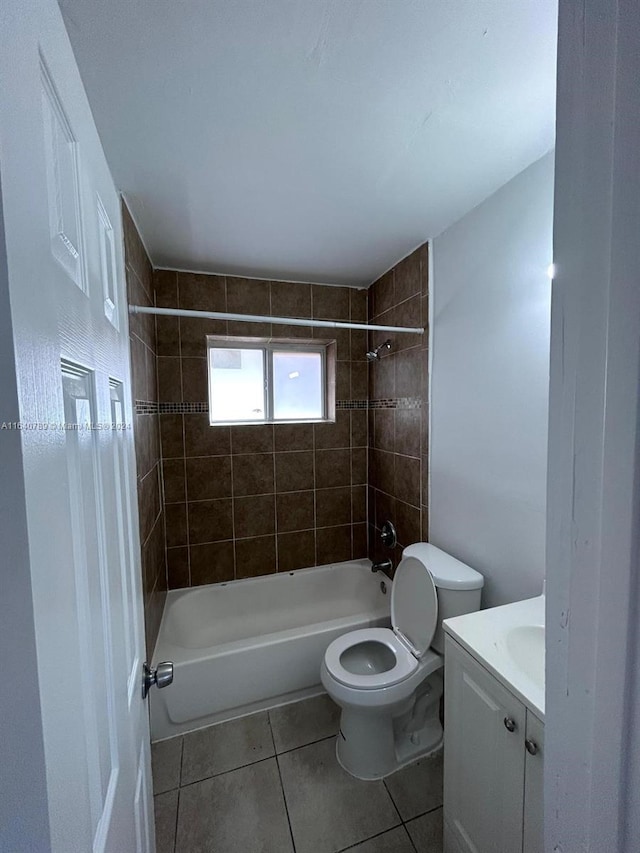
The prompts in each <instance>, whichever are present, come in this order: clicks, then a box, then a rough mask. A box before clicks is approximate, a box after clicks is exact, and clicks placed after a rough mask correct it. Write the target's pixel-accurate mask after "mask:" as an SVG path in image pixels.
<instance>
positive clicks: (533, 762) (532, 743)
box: [523, 711, 544, 853]
mask: <svg viewBox="0 0 640 853" xmlns="http://www.w3.org/2000/svg"><path fill="white" fill-rule="evenodd" d="M525 747H526V753H525V756H526V758H525V767H524V836H523V849H524V853H544V838H543V836H544V819H543V795H542V782H543V771H542V761H543V747H544V724H543V723H541V722H540V720H539V719H538V718H537V717H536V716H534V715H533V714H532V713H531V712H530V711H527V739H526V741H525Z"/></svg>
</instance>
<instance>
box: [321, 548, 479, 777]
mask: <svg viewBox="0 0 640 853" xmlns="http://www.w3.org/2000/svg"><path fill="white" fill-rule="evenodd" d="M483 584H484V578H483V577H482V575H481V574H479V573H478V572H476V571H475V570H474V569H472V568H471V567H470V566H467V565H465V563H461V562H460V561H459V560H456V559H455V558H454V557H452V556H450V555H449V554H445V552H444V551H441V550H440V549H439V548H436V547H435V546H433V545H429V544H428V543H426V542H418V543H416V544H415V545H410V546H409V547H408V548H405V549H404V552H403V555H402V560H401V561H400V564H399V566H398V568H397V569H396V573H395V577H394V580H393V584H392V587H391V624H392V628H363V629H361V630H359V631H351V632H350V633H348V634H343V635H342V636H341V637H338V639H337V640H334V641H333V642H332V643H331V644H330V645H329V647H328V648H327V651H326V653H325V656H324V661H323V663H322V667H321V678H322V684H323V685H324V688H325V690H326V691H327V693H328V694H329V696H331V698H332V699H333V700H334V702H336V703H337V704H338V705H340V707H341V708H342V715H341V717H340V732H339V734H338V738H337V743H336V755H337V758H338V761H339V763H340V765H341V766H342V767H343V768H344V769H345V770H346V771H347V772H348V773H351V775H352V776H355V777H356V778H358V779H381V778H382V777H383V776H388V775H389V773H393V771H394V770H398V769H399V768H400V767H403V766H404V765H405V764H409V763H410V762H411V761H415V760H416V759H417V758H420V757H421V756H423V755H428V754H429V753H431V752H434V751H435V750H436V749H438V747H439V746H440V745H441V743H442V724H441V722H440V699H441V697H442V689H443V672H442V669H443V666H444V658H443V656H442V655H443V653H444V633H443V630H442V620H443V619H448V618H449V617H451V616H460V615H462V614H463V613H471V612H472V611H474V610H479V609H480V594H481V590H482V586H483Z"/></svg>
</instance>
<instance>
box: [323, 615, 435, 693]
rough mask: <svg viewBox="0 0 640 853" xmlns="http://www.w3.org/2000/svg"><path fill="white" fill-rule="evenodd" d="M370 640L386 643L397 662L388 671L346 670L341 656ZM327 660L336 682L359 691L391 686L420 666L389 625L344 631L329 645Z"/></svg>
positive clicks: (328, 668)
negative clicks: (362, 671) (362, 673)
mask: <svg viewBox="0 0 640 853" xmlns="http://www.w3.org/2000/svg"><path fill="white" fill-rule="evenodd" d="M367 642H371V643H381V644H382V645H384V646H386V647H387V648H388V649H389V650H390V651H391V652H392V653H393V655H394V656H395V660H396V662H395V665H394V666H393V667H391V669H388V670H387V671H386V672H376V673H372V674H371V675H357V674H356V673H353V672H349V670H347V669H345V668H344V666H343V665H342V663H341V661H340V658H341V657H342V655H343V654H344V653H345V652H346V651H348V650H349V649H351V648H353V647H354V646H357V645H359V644H361V643H367ZM324 662H325V666H326V667H327V670H328V671H329V673H330V674H331V676H332V677H333V678H335V680H336V681H338V682H340V683H341V684H344V685H345V686H347V687H355V688H359V689H360V690H379V689H381V688H383V687H391V686H392V685H393V684H398V682H400V681H404V679H405V678H407V677H408V676H409V675H411V673H412V672H415V670H416V669H417V668H418V660H417V659H416V658H415V657H414V656H413V655H412V654H411V652H410V651H409V649H408V648H407V647H406V646H404V645H403V643H402V642H401V641H400V639H399V638H398V637H397V636H396V635H395V634H394V633H393V631H392V630H391V629H390V628H361V629H359V630H357V631H350V632H349V633H348V634H343V635H342V636H341V637H338V638H337V639H336V640H334V641H333V642H332V643H330V644H329V647H328V648H327V651H326V654H325V657H324Z"/></svg>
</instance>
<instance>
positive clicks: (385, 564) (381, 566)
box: [371, 558, 393, 580]
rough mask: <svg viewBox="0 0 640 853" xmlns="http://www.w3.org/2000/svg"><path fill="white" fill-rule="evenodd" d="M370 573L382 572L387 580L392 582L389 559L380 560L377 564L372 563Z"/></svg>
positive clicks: (391, 569)
mask: <svg viewBox="0 0 640 853" xmlns="http://www.w3.org/2000/svg"><path fill="white" fill-rule="evenodd" d="M371 571H372V572H382V573H383V574H385V575H386V576H387V577H388V578H389V580H393V577H392V575H393V563H392V562H391V560H390V559H389V558H387V559H386V560H380V562H379V563H373V565H372V566H371Z"/></svg>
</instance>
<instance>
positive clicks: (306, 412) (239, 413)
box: [208, 337, 335, 426]
mask: <svg viewBox="0 0 640 853" xmlns="http://www.w3.org/2000/svg"><path fill="white" fill-rule="evenodd" d="M208 347H209V360H208V361H209V423H210V424H211V425H212V426H213V425H215V424H243V423H283V422H288V423H291V422H296V423H297V422H300V421H331V420H335V400H334V396H335V395H334V393H333V389H334V388H335V341H319V340H317V339H313V340H307V339H304V338H303V339H286V340H281V339H273V338H272V339H269V340H265V339H262V338H231V337H209V338H208Z"/></svg>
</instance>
